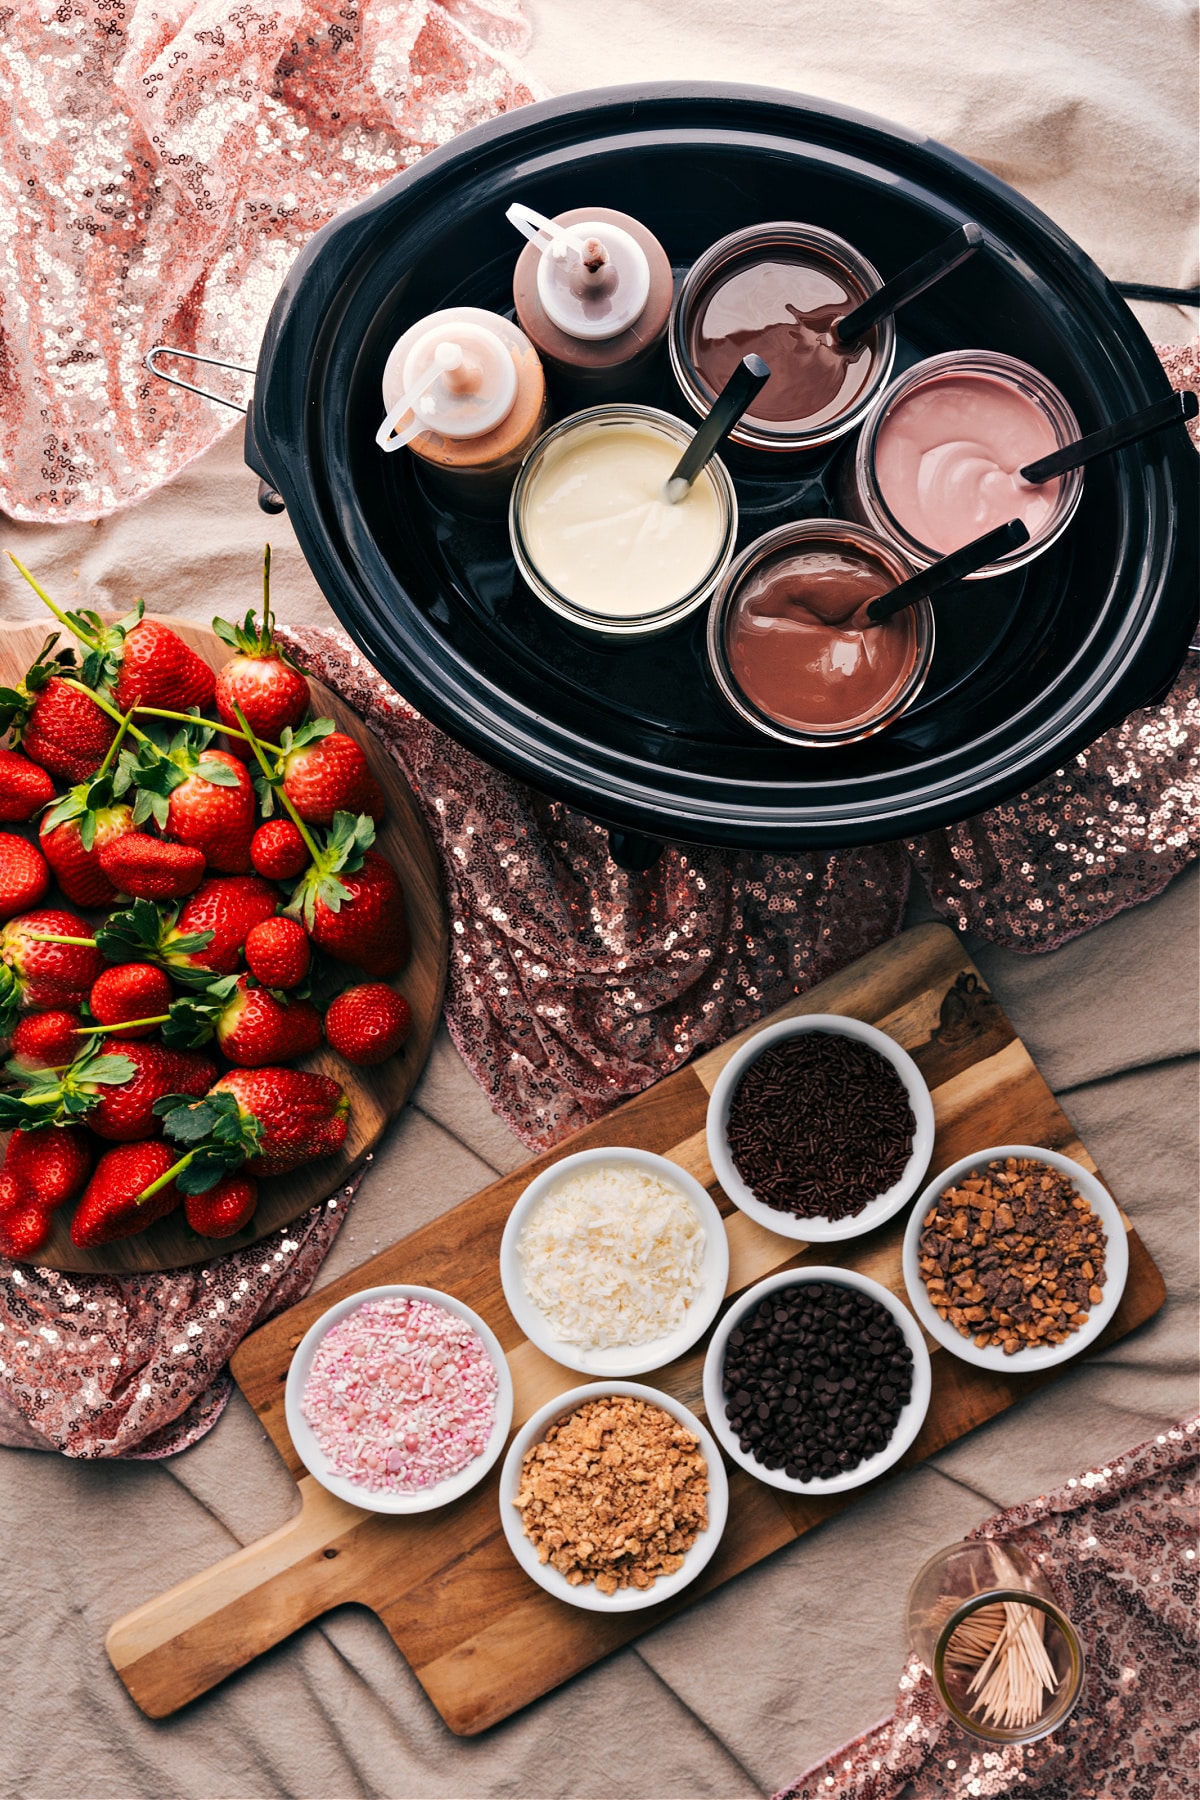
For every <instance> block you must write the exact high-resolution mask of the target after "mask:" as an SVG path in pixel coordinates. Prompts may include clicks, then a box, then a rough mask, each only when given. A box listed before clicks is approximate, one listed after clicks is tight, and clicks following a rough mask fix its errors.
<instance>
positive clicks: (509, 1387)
mask: <svg viewBox="0 0 1200 1800" xmlns="http://www.w3.org/2000/svg"><path fill="white" fill-rule="evenodd" d="M368 1300H429V1301H431V1302H432V1303H433V1305H435V1306H442V1307H445V1309H446V1311H447V1312H450V1313H454V1314H455V1316H456V1317H457V1318H460V1319H464V1320H465V1321H466V1323H467V1324H468V1325H469V1326H470V1327H471V1329H472V1331H474V1332H475V1333H476V1334H477V1335H478V1336H479V1337H480V1338H482V1340H483V1343H484V1347H485V1348H486V1350H487V1353H488V1355H489V1356H490V1357H491V1359H492V1362H493V1363H494V1364H495V1366H496V1375H497V1385H496V1414H495V1418H494V1419H493V1421H492V1429H491V1434H490V1436H489V1437H488V1441H487V1444H486V1445H485V1446H484V1449H483V1451H482V1453H481V1454H480V1455H479V1456H477V1457H475V1459H474V1461H473V1462H469V1463H468V1464H467V1465H466V1467H465V1468H463V1469H460V1470H459V1471H458V1473H457V1474H456V1475H450V1476H447V1478H446V1480H445V1481H439V1482H438V1483H437V1484H436V1485H435V1486H434V1487H430V1488H422V1489H421V1491H420V1492H419V1493H415V1494H394V1493H390V1492H388V1491H386V1490H380V1491H376V1492H372V1491H371V1489H370V1488H366V1487H363V1486H362V1485H361V1484H360V1483H358V1482H356V1481H348V1480H347V1479H346V1478H345V1476H343V1475H335V1474H334V1473H333V1472H332V1470H331V1469H330V1467H329V1464H328V1461H327V1460H326V1457H325V1453H324V1451H323V1450H322V1449H321V1446H320V1444H318V1442H317V1439H316V1435H315V1433H314V1432H313V1429H312V1427H311V1426H310V1425H309V1423H308V1420H307V1419H306V1418H305V1417H304V1412H303V1408H302V1406H301V1400H302V1398H303V1394H304V1386H305V1383H306V1382H307V1380H308V1372H309V1370H310V1369H311V1368H312V1360H313V1356H314V1354H315V1352H316V1348H317V1345H318V1344H319V1343H320V1341H321V1339H322V1338H323V1337H324V1336H325V1333H326V1332H327V1331H328V1330H329V1329H330V1327H331V1326H333V1325H336V1324H337V1323H338V1320H339V1319H344V1318H345V1317H346V1315H347V1313H352V1312H356V1311H357V1310H358V1308H359V1307H360V1306H363V1305H365V1304H366V1302H367V1301H368ZM283 1406H284V1415H285V1417H286V1419H287V1428H288V1432H289V1433H290V1435H291V1440H292V1442H293V1444H295V1446H296V1454H297V1455H298V1456H299V1458H300V1461H301V1462H302V1463H303V1464H304V1466H305V1468H306V1469H307V1470H308V1472H309V1474H310V1475H315V1477H316V1479H317V1480H318V1481H319V1482H320V1483H321V1486H322V1487H324V1488H328V1489H329V1492H330V1493H331V1494H336V1495H337V1497H338V1499H339V1500H345V1501H348V1502H349V1504H350V1505H351V1506H361V1507H362V1509H363V1510H364V1512H377V1513H421V1512H431V1511H432V1510H433V1508H434V1507H436V1506H446V1505H448V1504H449V1502H450V1501H451V1500H457V1499H459V1497H460V1496H461V1495H463V1494H467V1493H469V1492H470V1491H471V1489H472V1488H473V1487H475V1486H476V1485H477V1484H478V1483H479V1482H480V1481H482V1480H483V1478H484V1476H485V1475H486V1474H487V1472H488V1470H489V1469H490V1468H491V1466H492V1464H493V1463H494V1462H495V1461H496V1459H497V1457H498V1456H499V1455H500V1452H501V1451H502V1450H503V1448H504V1442H505V1439H506V1438H507V1437H508V1432H509V1427H510V1426H511V1424H512V1414H513V1384H512V1375H511V1374H510V1373H509V1367H508V1359H507V1358H506V1356H505V1354H504V1351H503V1350H502V1349H501V1348H500V1342H499V1339H498V1338H497V1337H496V1335H495V1333H494V1332H493V1331H492V1330H491V1329H490V1328H489V1327H488V1326H487V1325H485V1324H484V1322H483V1320H482V1319H481V1318H480V1317H479V1314H478V1313H475V1312H472V1311H471V1308H470V1307H469V1306H464V1305H463V1302H462V1301H461V1300H456V1299H455V1298H454V1296H453V1294H443V1293H441V1292H439V1290H438V1289H437V1288H427V1287H404V1286H399V1287H373V1288H363V1289H362V1291H361V1293H357V1294H351V1295H350V1296H349V1298H348V1299H346V1300H340V1301H339V1302H338V1304H337V1305H336V1306H331V1307H330V1308H329V1311H328V1312H324V1313H322V1314H321V1317H320V1318H319V1319H318V1320H317V1321H316V1323H315V1324H314V1325H310V1326H309V1328H308V1330H307V1331H306V1332H305V1334H304V1336H303V1337H302V1338H301V1340H300V1343H299V1345H298V1346H297V1349H296V1354H295V1355H294V1356H293V1358H292V1361H291V1366H290V1368H289V1369H288V1377H287V1386H286V1388H285V1389H284V1396H283Z"/></svg>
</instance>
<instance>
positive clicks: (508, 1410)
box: [284, 1287, 513, 1513]
mask: <svg viewBox="0 0 1200 1800" xmlns="http://www.w3.org/2000/svg"><path fill="white" fill-rule="evenodd" d="M284 1410H285V1413H286V1416H287V1425H288V1431H289V1432H290V1434H291V1438H292V1442H293V1444H295V1446H296V1452H297V1454H298V1455H299V1457H300V1460H301V1462H302V1463H303V1464H304V1466H305V1468H306V1469H307V1470H308V1472H309V1474H310V1475H314V1476H315V1477H316V1479H317V1480H318V1481H319V1482H320V1483H321V1485H322V1487H325V1488H328V1489H329V1492H330V1493H331V1494H336V1495H337V1496H338V1498H339V1499H341V1500H347V1501H349V1503H350V1504H351V1505H352V1506H360V1507H363V1508H364V1509H365V1510H366V1511H368V1512H382V1513H418V1512H429V1511H430V1510H431V1509H432V1508H433V1507H435V1506H445V1505H447V1504H448V1503H449V1502H450V1501H451V1500H457V1499H458V1498H459V1496H460V1495H462V1494H465V1493H467V1492H469V1490H470V1489H471V1488H473V1487H474V1486H475V1485H476V1483H477V1482H480V1481H482V1480H483V1477H484V1476H485V1475H486V1474H487V1472H488V1470H489V1469H490V1468H491V1467H492V1465H493V1464H494V1463H495V1461H496V1459H497V1458H498V1457H499V1455H500V1452H501V1451H502V1450H503V1448H504V1445H505V1442H506V1440H507V1438H508V1433H509V1428H510V1426H511V1425H512V1411H513V1387H512V1376H511V1375H510V1373H509V1369H508V1362H507V1359H506V1358H505V1355H504V1352H503V1350H502V1349H501V1348H500V1344H499V1342H498V1341H497V1339H496V1337H495V1335H494V1334H493V1333H492V1331H491V1330H489V1328H488V1326H486V1325H485V1324H484V1322H483V1320H482V1319H481V1318H480V1317H479V1315H478V1313H475V1312H472V1310H471V1308H470V1307H469V1306H464V1305H463V1303H462V1301H461V1300H456V1299H455V1298H454V1296H453V1295H452V1294H443V1293H439V1292H438V1290H437V1289H436V1288H425V1287H374V1288H365V1289H364V1290H363V1291H362V1292H361V1293H358V1294H351V1295H350V1296H349V1298H348V1299H346V1300H342V1301H339V1303H338V1304H337V1305H336V1306H331V1307H330V1309H329V1311H328V1312H326V1313H322V1315H321V1317H320V1318H319V1319H318V1320H317V1322H316V1324H315V1325H313V1326H312V1327H311V1328H310V1329H309V1330H308V1331H307V1332H306V1333H305V1335H304V1337H303V1338H302V1339H301V1340H300V1344H299V1346H298V1348H297V1350H296V1354H295V1356H294V1357H293V1358H292V1364H291V1368H290V1369H289V1370H288V1378H287V1388H286V1391H285V1395H284Z"/></svg>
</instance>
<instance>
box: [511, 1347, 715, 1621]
mask: <svg viewBox="0 0 1200 1800" xmlns="http://www.w3.org/2000/svg"><path fill="white" fill-rule="evenodd" d="M610 1394H631V1395H632V1396H633V1397H634V1398H635V1399H637V1400H646V1401H649V1402H650V1404H651V1405H653V1406H661V1407H662V1409H663V1411H664V1412H669V1413H670V1414H671V1415H672V1417H673V1418H676V1419H678V1420H679V1422H680V1424H681V1425H686V1426H687V1428H688V1430H689V1431H693V1432H695V1434H696V1436H697V1437H698V1438H699V1440H700V1448H701V1450H702V1451H703V1453H704V1460H705V1461H706V1462H707V1464H708V1524H707V1525H706V1526H705V1528H704V1530H703V1531H701V1532H699V1533H698V1534H697V1537H696V1542H695V1543H694V1544H693V1545H692V1547H691V1549H690V1550H688V1551H687V1552H686V1553H685V1555H684V1559H683V1567H682V1568H681V1569H677V1570H676V1571H675V1573H674V1575H660V1576H659V1577H658V1579H657V1581H656V1582H655V1583H654V1586H653V1587H649V1588H632V1587H630V1588H618V1589H617V1591H616V1593H615V1594H602V1593H601V1592H600V1591H599V1589H598V1588H597V1586H596V1584H595V1582H594V1581H585V1582H581V1583H580V1585H579V1586H578V1587H572V1586H571V1584H570V1582H569V1581H568V1580H567V1578H566V1576H565V1575H562V1574H560V1573H559V1571H558V1570H557V1569H553V1568H551V1566H550V1564H549V1563H540V1562H539V1561H538V1557H537V1551H536V1550H535V1549H534V1546H533V1544H532V1543H531V1541H530V1540H529V1538H527V1537H526V1536H525V1531H524V1528H523V1526H522V1523H521V1514H520V1513H519V1512H518V1510H517V1508H516V1506H515V1504H514V1501H515V1498H516V1495H517V1491H518V1489H519V1488H520V1485H521V1464H522V1462H523V1460H524V1457H525V1452H526V1451H527V1450H528V1449H529V1448H530V1446H531V1445H533V1444H536V1443H537V1442H538V1440H539V1439H540V1438H541V1437H543V1436H544V1435H545V1432H546V1429H547V1427H548V1426H550V1425H552V1424H553V1423H554V1421H555V1419H559V1418H561V1417H562V1416H563V1414H564V1413H570V1412H574V1411H575V1408H576V1407H577V1406H582V1405H583V1404H584V1402H585V1401H586V1400H603V1399H605V1398H606V1396H608V1395H610ZM728 1513H729V1481H728V1478H727V1476H726V1474H725V1465H724V1463H723V1462H722V1461H721V1452H720V1451H719V1450H718V1449H717V1446H716V1444H715V1443H714V1442H713V1438H712V1434H711V1433H710V1432H709V1431H707V1430H706V1429H705V1427H704V1426H703V1425H702V1424H701V1423H700V1421H699V1419H698V1418H697V1417H696V1415H695V1413H692V1412H689V1411H688V1409H687V1407H686V1406H684V1405H683V1403H682V1401H679V1400H675V1399H673V1398H672V1396H671V1395H670V1394H664V1393H660V1392H659V1390H658V1389H657V1388H651V1387H644V1386H643V1385H642V1383H641V1382H637V1381H595V1382H591V1383H589V1385H588V1386H587V1387H577V1388H572V1389H571V1391H570V1393H568V1394H559V1396H558V1398H557V1399H555V1400H551V1401H550V1402H549V1404H548V1405H546V1406H543V1407H542V1408H541V1410H540V1411H539V1412H536V1413H534V1415H533V1417H532V1419H530V1420H529V1422H528V1424H527V1425H523V1426H522V1427H521V1429H520V1431H518V1433H517V1435H516V1437H515V1438H514V1439H513V1441H512V1443H511V1444H510V1445H509V1450H508V1455H507V1456H506V1457H505V1459H504V1467H503V1468H502V1469H501V1471H500V1523H501V1525H502V1526H503V1527H504V1535H505V1537H506V1538H507V1539H508V1547H509V1549H510V1550H511V1551H512V1553H513V1555H514V1556H515V1557H516V1559H517V1561H518V1562H519V1563H520V1565H521V1567H522V1568H523V1569H524V1571H525V1573H526V1574H527V1575H529V1576H532V1578H533V1580H534V1581H536V1582H537V1584H538V1586H539V1587H544V1588H545V1590H546V1592H547V1593H548V1594H553V1595H554V1598H555V1599H556V1600H565V1601H566V1603H567V1605H568V1606H578V1607H581V1608H582V1609H583V1611H584V1612H603V1613H619V1612H641V1610H642V1609H643V1607H647V1606H659V1605H661V1604H662V1602H663V1601H665V1600H673V1599H674V1598H675V1596H676V1594H678V1593H679V1591H680V1590H681V1589H682V1588H685V1587H687V1585H688V1583H689V1582H691V1581H695V1579H696V1577H697V1575H699V1573H700V1571H701V1569H703V1568H704V1566H705V1564H706V1563H708V1561H709V1560H710V1558H711V1557H712V1554H713V1552H714V1551H715V1550H716V1547H717V1545H718V1544H719V1543H720V1541H721V1533H722V1532H723V1531H724V1529H725V1520H726V1518H727V1516H728Z"/></svg>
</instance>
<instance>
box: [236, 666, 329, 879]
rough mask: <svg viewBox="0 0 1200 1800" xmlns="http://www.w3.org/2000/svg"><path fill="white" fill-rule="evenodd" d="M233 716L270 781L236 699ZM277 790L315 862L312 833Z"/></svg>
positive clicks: (267, 767) (268, 768)
mask: <svg viewBox="0 0 1200 1800" xmlns="http://www.w3.org/2000/svg"><path fill="white" fill-rule="evenodd" d="M233 716H234V718H235V719H236V720H237V722H238V724H239V725H240V726H241V728H242V730H243V732H244V733H245V735H246V737H247V739H248V741H249V744H250V748H251V749H252V750H253V752H254V754H255V756H256V757H257V758H258V763H259V767H260V768H261V769H262V772H263V774H264V775H265V776H266V777H267V780H268V781H270V779H271V765H270V764H269V763H268V761H267V759H266V757H265V756H264V755H263V745H262V744H260V743H259V741H258V739H257V738H256V737H255V735H254V733H253V732H252V731H251V729H250V726H249V725H248V724H247V722H246V715H245V713H244V712H243V711H242V709H241V707H240V706H239V705H238V703H237V701H236V700H235V701H234V702H233ZM278 792H279V798H280V799H281V800H282V801H283V804H284V806H285V807H286V808H287V810H288V812H289V813H290V814H291V819H292V824H293V825H294V826H295V827H296V830H297V831H298V832H299V833H300V836H301V837H302V838H303V839H304V845H305V848H306V849H307V851H308V854H309V855H310V856H311V857H312V859H313V861H314V862H317V861H318V860H319V859H320V855H321V852H320V851H319V850H318V848H317V846H316V844H315V843H314V841H313V835H312V833H311V831H310V830H309V829H308V826H307V825H306V824H305V823H304V820H303V819H302V818H301V817H300V814H299V813H298V812H297V811H296V808H295V807H294V806H293V805H292V802H291V800H290V799H289V797H288V793H287V789H286V788H285V787H284V786H283V785H282V784H280V787H279V790H278Z"/></svg>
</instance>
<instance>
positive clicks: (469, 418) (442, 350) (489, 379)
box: [375, 319, 517, 450]
mask: <svg viewBox="0 0 1200 1800" xmlns="http://www.w3.org/2000/svg"><path fill="white" fill-rule="evenodd" d="M400 374H401V384H402V392H401V394H400V397H399V399H398V400H397V401H396V402H395V404H394V405H393V406H389V407H388V413H387V417H386V419H384V421H383V424H382V425H381V426H380V427H379V430H378V431H377V432H376V434H375V442H376V443H377V444H378V445H379V447H380V449H381V450H399V449H400V447H401V445H403V444H407V443H408V442H409V440H410V439H411V438H415V437H417V436H418V435H419V433H421V432H422V431H436V432H437V434H438V435H439V437H446V438H477V437H484V436H486V434H487V433H488V432H489V431H494V430H495V428H496V426H497V425H499V424H500V422H501V420H502V419H506V418H507V417H508V415H509V413H510V412H511V411H512V409H513V403H514V402H515V400H516V398H517V370H516V365H515V364H514V362H513V359H512V352H511V351H510V350H509V347H508V345H507V344H506V343H505V342H504V340H503V338H500V337H497V335H496V333H495V332H494V331H489V330H488V329H487V327H486V326H484V325H473V324H468V323H467V321H466V320H454V319H447V320H446V321H444V322H443V323H442V324H440V325H435V326H433V327H432V329H431V330H429V331H426V332H424V333H423V334H422V335H421V336H420V337H419V338H418V339H417V341H416V343H415V344H413V346H412V348H411V349H410V350H409V352H408V355H407V356H406V357H405V358H404V366H403V369H402V370H401V372H400ZM386 398H387V396H386V394H385V396H384V399H385V402H386ZM402 421H403V422H402Z"/></svg>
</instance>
